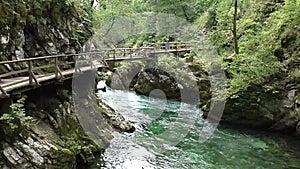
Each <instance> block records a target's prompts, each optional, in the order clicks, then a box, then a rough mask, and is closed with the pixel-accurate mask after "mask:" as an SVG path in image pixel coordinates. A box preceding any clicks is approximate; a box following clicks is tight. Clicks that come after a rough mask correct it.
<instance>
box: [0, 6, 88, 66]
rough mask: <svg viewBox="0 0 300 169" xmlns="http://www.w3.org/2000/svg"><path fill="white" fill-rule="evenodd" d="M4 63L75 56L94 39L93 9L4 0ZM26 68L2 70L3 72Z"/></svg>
mask: <svg viewBox="0 0 300 169" xmlns="http://www.w3.org/2000/svg"><path fill="white" fill-rule="evenodd" d="M0 8H1V12H0V13H1V16H2V17H1V19H0V25H1V27H0V60H12V59H22V58H27V57H35V56H45V55H52V54H58V53H75V52H76V51H80V48H81V46H82V45H83V43H85V41H86V40H87V39H88V38H89V37H90V36H91V35H92V32H91V31H90V30H91V27H92V25H91V21H90V16H89V13H88V11H89V10H90V9H89V7H88V6H87V5H86V6H85V5H84V4H80V3H77V2H74V3H69V2H67V1H58V0H54V1H52V0H45V1H43V2H37V1H31V0H30V1H23V0H22V1H20V2H18V3H16V4H15V3H13V2H12V1H9V0H4V2H2V3H1V4H0ZM21 67H26V65H10V66H6V67H1V68H0V71H1V72H5V71H10V69H15V70H17V69H20V68H21Z"/></svg>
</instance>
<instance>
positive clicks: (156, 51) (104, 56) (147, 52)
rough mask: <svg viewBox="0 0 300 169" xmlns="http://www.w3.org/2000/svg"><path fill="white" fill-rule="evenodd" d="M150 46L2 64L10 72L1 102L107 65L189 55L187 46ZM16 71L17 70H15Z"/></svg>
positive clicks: (2, 81)
mask: <svg viewBox="0 0 300 169" xmlns="http://www.w3.org/2000/svg"><path fill="white" fill-rule="evenodd" d="M165 45H166V43H165V42H162V43H156V44H149V45H148V46H147V47H139V48H113V49H102V50H93V51H90V52H86V53H79V54H61V55H51V56H43V57H35V58H28V59H20V60H12V61H2V62H0V67H1V69H2V70H7V72H6V73H3V74H0V91H1V92H0V98H5V97H9V93H11V92H13V91H15V90H22V89H27V90H28V89H31V88H36V87H38V86H40V85H41V84H42V83H44V82H48V81H57V80H65V79H68V78H72V76H73V75H74V74H76V73H80V72H83V71H88V70H93V69H97V68H101V67H108V64H107V62H118V61H133V60H144V59H151V58H152V57H155V56H157V55H160V54H166V53H174V54H175V55H178V54H179V53H181V52H184V53H188V52H190V50H191V46H190V44H188V43H174V42H173V43H171V42H169V43H168V46H167V48H166V46H165ZM16 69H17V70H16Z"/></svg>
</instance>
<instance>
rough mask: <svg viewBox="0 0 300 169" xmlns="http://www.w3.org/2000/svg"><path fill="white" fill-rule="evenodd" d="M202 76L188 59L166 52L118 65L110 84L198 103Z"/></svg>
mask: <svg viewBox="0 0 300 169" xmlns="http://www.w3.org/2000/svg"><path fill="white" fill-rule="evenodd" d="M198 80H199V79H197V78H196V77H195V76H194V75H193V73H192V72H191V71H190V69H189V68H188V65H187V64H185V63H184V61H179V62H177V61H176V58H175V57H174V56H173V55H166V56H161V57H159V58H158V61H156V60H151V61H145V62H131V63H128V64H124V65H122V66H120V67H118V68H117V69H116V71H115V72H114V73H113V74H112V76H111V78H110V80H109V81H108V85H109V86H110V87H111V88H113V89H118V90H130V89H134V90H135V91H136V92H137V93H139V94H142V95H146V96H149V95H150V96H151V97H160V98H168V99H173V100H182V101H184V102H190V103H193V104H195V102H194V101H195V100H197V97H198V95H197V93H198V88H197V85H198V84H197V83H198ZM195 94H196V95H195ZM182 98H183V99H182Z"/></svg>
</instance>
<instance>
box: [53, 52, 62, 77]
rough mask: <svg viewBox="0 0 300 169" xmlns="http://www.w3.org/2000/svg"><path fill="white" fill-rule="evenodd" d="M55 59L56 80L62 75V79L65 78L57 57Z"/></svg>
mask: <svg viewBox="0 0 300 169" xmlns="http://www.w3.org/2000/svg"><path fill="white" fill-rule="evenodd" d="M54 59H55V78H57V79H58V75H60V78H63V75H62V73H61V70H60V68H59V66H58V57H55V58H54Z"/></svg>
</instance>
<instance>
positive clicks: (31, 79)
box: [28, 60, 40, 85]
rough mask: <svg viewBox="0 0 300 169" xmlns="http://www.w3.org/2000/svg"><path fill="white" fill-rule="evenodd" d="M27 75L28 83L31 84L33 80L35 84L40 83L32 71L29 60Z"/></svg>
mask: <svg viewBox="0 0 300 169" xmlns="http://www.w3.org/2000/svg"><path fill="white" fill-rule="evenodd" d="M28 75H29V84H30V85H33V81H34V82H35V84H36V85H40V84H39V82H38V81H37V79H36V77H35V75H34V73H33V69H32V61H31V60H30V61H28Z"/></svg>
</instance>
